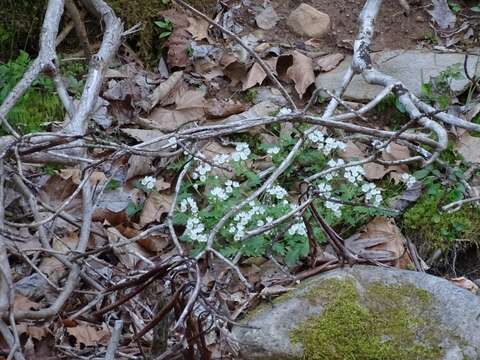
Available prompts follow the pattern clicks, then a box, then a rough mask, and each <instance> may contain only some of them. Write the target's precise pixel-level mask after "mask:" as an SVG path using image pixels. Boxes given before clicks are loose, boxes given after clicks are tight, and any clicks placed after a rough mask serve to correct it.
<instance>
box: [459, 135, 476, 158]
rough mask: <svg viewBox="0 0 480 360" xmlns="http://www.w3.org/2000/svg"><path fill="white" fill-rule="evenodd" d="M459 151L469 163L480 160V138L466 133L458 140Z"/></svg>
mask: <svg viewBox="0 0 480 360" xmlns="http://www.w3.org/2000/svg"><path fill="white" fill-rule="evenodd" d="M456 149H457V151H458V152H459V153H460V154H461V155H462V156H463V158H464V159H465V161H467V162H469V163H478V162H480V138H478V137H475V136H472V135H470V134H469V133H465V134H464V135H463V136H462V137H461V138H460V139H459V140H458V142H457V145H456Z"/></svg>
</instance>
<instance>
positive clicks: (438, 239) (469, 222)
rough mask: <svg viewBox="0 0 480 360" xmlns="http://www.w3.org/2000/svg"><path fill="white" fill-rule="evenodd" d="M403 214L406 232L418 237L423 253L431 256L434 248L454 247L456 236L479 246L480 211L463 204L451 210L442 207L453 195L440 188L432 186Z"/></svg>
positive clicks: (467, 242)
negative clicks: (447, 210)
mask: <svg viewBox="0 0 480 360" xmlns="http://www.w3.org/2000/svg"><path fill="white" fill-rule="evenodd" d="M430 190H435V191H433V192H432V191H430V193H427V194H424V195H422V197H421V198H420V199H419V200H418V201H417V203H416V204H415V205H414V206H413V207H411V208H410V209H409V210H407V212H406V213H405V214H404V216H403V229H404V231H405V233H406V234H407V235H409V236H411V237H412V238H413V239H415V240H417V244H418V246H419V248H420V252H421V253H422V254H424V255H429V253H430V252H431V251H432V250H435V249H440V250H442V251H444V252H448V250H450V249H452V248H453V246H454V244H455V240H456V239H463V240H465V239H466V240H468V241H463V242H462V243H463V244H464V245H465V246H466V247H470V246H478V245H480V210H479V209H478V208H475V207H473V206H468V205H464V206H463V207H462V208H461V209H460V210H458V211H455V212H452V213H448V212H443V211H441V210H440V207H441V206H442V205H444V204H446V203H449V202H450V201H454V200H457V199H455V198H453V199H452V198H451V194H450V193H448V192H446V191H444V190H441V189H432V188H431V189H430Z"/></svg>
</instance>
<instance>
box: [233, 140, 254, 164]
mask: <svg viewBox="0 0 480 360" xmlns="http://www.w3.org/2000/svg"><path fill="white" fill-rule="evenodd" d="M251 153H252V152H251V151H250V147H249V146H248V144H247V143H237V146H235V152H234V153H233V154H232V159H233V161H241V160H247V159H248V155H250V154H251Z"/></svg>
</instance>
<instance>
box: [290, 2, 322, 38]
mask: <svg viewBox="0 0 480 360" xmlns="http://www.w3.org/2000/svg"><path fill="white" fill-rule="evenodd" d="M287 25H288V27H289V28H290V30H292V31H293V32H294V33H296V34H298V35H302V36H309V37H316V38H320V37H323V36H325V35H326V34H327V33H328V32H329V30H330V16H328V15H327V14H325V13H323V12H321V11H318V10H317V9H315V8H314V7H312V6H310V5H308V4H305V3H302V4H300V5H299V6H298V7H297V8H296V9H295V10H293V12H292V13H291V14H290V16H289V17H288V19H287Z"/></svg>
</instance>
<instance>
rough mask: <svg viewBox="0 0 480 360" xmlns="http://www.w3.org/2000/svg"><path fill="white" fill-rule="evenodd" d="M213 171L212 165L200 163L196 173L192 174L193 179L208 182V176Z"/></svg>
mask: <svg viewBox="0 0 480 360" xmlns="http://www.w3.org/2000/svg"><path fill="white" fill-rule="evenodd" d="M211 170H212V167H211V166H210V164H207V163H203V162H202V163H200V165H198V166H197V168H196V169H195V171H194V172H193V174H192V178H193V179H194V180H197V179H199V180H200V181H201V182H204V181H205V180H207V174H208V173H209V172H210V171H211Z"/></svg>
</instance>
